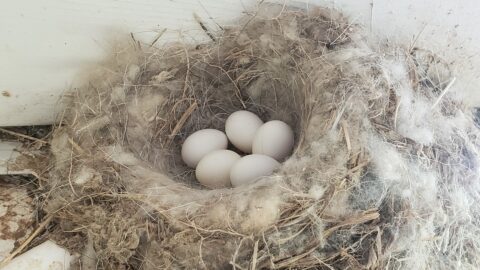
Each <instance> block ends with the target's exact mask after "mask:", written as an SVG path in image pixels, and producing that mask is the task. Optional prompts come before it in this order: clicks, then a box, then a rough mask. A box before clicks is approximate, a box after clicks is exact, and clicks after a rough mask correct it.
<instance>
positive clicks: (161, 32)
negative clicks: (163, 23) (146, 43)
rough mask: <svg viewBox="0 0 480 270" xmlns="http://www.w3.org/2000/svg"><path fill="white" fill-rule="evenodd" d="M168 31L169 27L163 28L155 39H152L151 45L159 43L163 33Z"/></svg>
mask: <svg viewBox="0 0 480 270" xmlns="http://www.w3.org/2000/svg"><path fill="white" fill-rule="evenodd" d="M166 31H167V28H163V29H162V31H160V32H159V33H158V34H157V36H156V37H155V39H154V40H152V42H151V43H150V47H153V45H155V43H157V41H158V40H159V39H160V38H161V37H162V36H163V34H164V33H165V32H166Z"/></svg>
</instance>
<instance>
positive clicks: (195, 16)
mask: <svg viewBox="0 0 480 270" xmlns="http://www.w3.org/2000/svg"><path fill="white" fill-rule="evenodd" d="M193 18H194V19H195V21H197V23H198V24H199V25H200V27H201V28H202V29H203V31H205V34H207V36H208V37H209V38H210V39H211V40H212V41H214V42H215V41H216V39H215V36H213V34H212V33H211V32H210V30H208V28H207V26H206V25H205V24H204V23H203V22H202V19H200V17H199V16H198V15H197V14H196V13H195V12H194V13H193Z"/></svg>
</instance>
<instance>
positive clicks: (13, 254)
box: [0, 216, 53, 268]
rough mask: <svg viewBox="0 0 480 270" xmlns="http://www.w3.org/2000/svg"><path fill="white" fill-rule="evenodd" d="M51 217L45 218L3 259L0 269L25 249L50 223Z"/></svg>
mask: <svg viewBox="0 0 480 270" xmlns="http://www.w3.org/2000/svg"><path fill="white" fill-rule="evenodd" d="M52 218H53V216H49V217H47V219H45V220H44V221H43V222H42V223H40V225H38V227H37V229H36V230H35V231H34V232H33V233H32V234H31V235H30V236H29V237H28V238H27V240H25V242H23V243H22V244H21V245H20V246H19V247H18V248H17V249H16V250H15V251H14V252H12V253H11V254H10V255H9V256H7V257H6V258H5V259H3V260H2V261H1V262H0V268H2V267H4V266H5V265H6V264H7V263H8V262H10V261H11V260H12V259H13V258H14V257H15V256H17V255H18V254H19V253H20V252H22V251H23V249H25V247H27V246H28V244H30V242H32V240H33V239H34V238H35V237H36V236H37V235H38V234H39V233H40V232H41V231H42V230H43V229H44V228H45V227H46V226H47V225H48V224H49V223H50V221H51V220H52Z"/></svg>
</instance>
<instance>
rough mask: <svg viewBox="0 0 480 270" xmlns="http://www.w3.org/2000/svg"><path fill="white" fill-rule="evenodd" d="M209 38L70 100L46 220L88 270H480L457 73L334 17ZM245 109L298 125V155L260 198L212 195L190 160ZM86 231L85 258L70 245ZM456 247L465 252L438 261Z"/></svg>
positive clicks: (128, 66) (108, 73)
mask: <svg viewBox="0 0 480 270" xmlns="http://www.w3.org/2000/svg"><path fill="white" fill-rule="evenodd" d="M207 34H208V36H210V37H211V39H212V41H211V42H208V43H204V44H199V45H195V46H190V45H185V44H169V45H167V46H162V47H158V48H156V47H155V46H151V44H150V45H148V44H147V45H145V44H140V43H138V42H137V41H136V40H134V41H133V42H132V41H130V43H131V44H127V45H125V44H123V45H124V46H120V47H122V49H121V50H120V49H116V50H114V53H113V54H112V57H111V58H109V59H107V60H106V61H105V62H104V63H102V64H101V65H98V66H95V67H94V72H91V70H90V71H89V72H88V76H86V79H85V80H86V82H87V83H85V85H84V86H83V87H81V88H80V89H76V91H73V92H72V93H71V95H70V96H69V97H68V100H67V101H66V102H68V104H69V106H68V109H67V110H66V111H65V113H64V114H63V115H62V119H61V123H62V124H61V125H60V126H59V127H58V128H57V129H56V130H55V133H54V136H53V139H52V142H51V145H52V147H51V152H52V160H51V162H52V166H51V167H52V169H51V170H50V177H49V181H48V183H47V185H48V192H47V193H46V195H45V196H46V200H45V207H44V211H46V212H47V213H49V214H51V215H53V216H54V217H55V221H56V224H57V226H56V227H55V230H54V231H53V232H52V235H53V236H54V237H57V238H58V240H59V242H60V243H63V244H64V245H65V246H67V247H68V248H70V249H71V250H74V251H78V253H79V254H80V259H79V260H78V261H77V262H76V263H77V266H79V267H80V265H81V266H82V269H88V267H97V266H98V265H101V267H102V268H105V269H123V268H129V267H130V268H133V269H159V268H160V269H185V268H186V269H231V268H235V269H247V268H250V269H288V268H292V267H293V268H299V269H303V268H305V269H311V268H325V269H327V268H328V269H361V268H371V269H378V268H393V269H398V268H405V267H411V266H413V265H417V266H418V265H421V266H422V267H424V266H425V267H427V266H432V267H434V268H435V266H440V265H444V264H445V262H447V263H449V264H450V265H458V264H463V265H466V266H471V265H475V264H474V260H476V259H473V260H472V259H471V258H476V257H475V256H474V254H475V252H476V249H475V248H472V245H470V244H469V240H468V235H470V234H471V233H469V231H474V230H473V228H475V221H466V219H462V218H464V217H463V216H462V217H460V216H458V215H459V214H458V213H460V212H462V211H463V213H469V214H472V215H473V214H476V213H479V214H480V210H479V208H478V207H476V206H471V205H470V206H468V207H470V208H468V207H467V208H465V205H464V206H463V207H462V206H460V205H461V204H460V203H459V204H458V206H457V207H456V208H455V207H452V206H451V205H450V207H438V205H442V203H444V202H446V201H458V200H460V198H463V197H465V196H466V198H468V199H472V200H473V199H476V198H477V197H478V195H476V194H475V193H469V192H468V191H467V190H468V189H472V185H475V187H474V189H476V188H478V187H477V184H475V183H477V182H478V181H477V180H478V160H479V159H478V151H477V150H478V147H477V145H476V143H475V142H474V138H477V136H478V130H477V128H476V127H475V125H474V124H473V120H472V119H471V117H470V116H471V115H469V112H468V109H467V108H465V107H463V105H462V104H461V103H459V102H457V101H455V100H453V99H450V98H449V97H448V96H445V95H443V94H442V91H443V89H444V88H445V87H447V86H446V85H445V83H444V82H446V81H449V80H450V79H451V72H450V70H449V69H448V66H447V65H443V63H442V62H441V61H435V62H432V61H427V62H422V57H419V55H422V52H421V51H420V50H415V51H414V53H413V52H411V51H408V52H404V53H397V54H392V55H389V54H385V53H383V51H382V50H381V48H378V47H375V46H372V45H371V44H369V43H368V42H367V41H365V37H363V36H362V35H361V31H359V30H357V29H356V27H354V26H352V25H351V24H349V23H348V22H347V20H345V19H344V18H343V17H342V16H341V15H340V14H338V13H336V12H334V11H332V10H327V9H321V8H311V9H310V10H308V11H307V10H303V9H297V8H293V7H285V6H278V5H260V7H259V9H258V10H256V11H255V12H254V13H253V14H250V15H247V16H245V17H244V18H242V19H241V20H240V21H239V22H238V23H237V24H236V25H235V26H231V27H228V28H225V29H223V30H222V33H221V34H219V35H213V34H212V33H210V32H208V33H207ZM426 58H428V57H426ZM432 63H435V65H436V66H435V69H433V68H431V67H430V66H429V65H430V64H432ZM440 68H441V71H442V72H438V71H439V69H440ZM429 70H435V71H436V72H432V73H429ZM440 103H441V104H442V105H441V106H438V104H440ZM424 108H430V110H425V109H424ZM237 110H248V111H251V112H254V113H256V114H257V115H259V116H260V117H261V118H262V120H264V121H267V120H274V119H275V120H282V121H284V122H286V123H287V124H289V125H290V126H291V127H292V128H293V129H294V132H295V141H296V145H295V151H294V153H293V155H292V156H291V157H290V158H289V159H287V160H286V161H285V162H284V163H283V164H282V167H281V168H279V170H277V171H276V173H275V174H274V175H271V176H267V177H264V178H262V179H260V180H259V181H258V182H256V183H255V184H252V185H249V186H242V187H237V188H231V189H218V190H209V189H205V188H203V187H202V186H200V185H199V184H198V183H197V182H196V181H195V179H194V172H193V171H192V170H191V169H188V168H187V167H186V166H185V165H184V164H183V162H182V160H181V155H180V152H181V151H180V149H181V144H182V142H183V141H184V140H185V138H186V137H187V136H188V135H190V134H192V133H193V132H195V131H197V130H199V129H203V128H216V129H219V130H223V129H224V125H225V120H226V118H227V117H228V116H229V115H230V114H231V113H233V112H235V111H237ZM445 123H447V124H445ZM458 123H460V124H458ZM433 134H434V135H433ZM452 142H454V143H452ZM418 157H424V158H418ZM452 163H456V164H463V165H464V166H459V167H451V166H447V165H446V164H452ZM476 181H477V182H476ZM467 182H468V183H469V185H470V186H468V188H467V186H466V184H465V183H467ZM452 189H454V190H456V191H457V193H452V192H450V191H451V190H452ZM479 194H480V193H479ZM430 195H431V196H430ZM452 216H454V217H455V218H452V219H450V221H451V222H447V221H448V220H449V217H452ZM460 219H461V220H463V221H465V223H464V224H463V225H462V226H459V225H456V224H457V223H456V221H458V220H460ZM72 232H74V234H75V237H77V238H78V239H81V241H75V243H72V242H67V241H65V240H62V239H65V238H66V235H68V236H69V237H71V235H70V234H72ZM459 232H461V234H459ZM449 233H452V234H455V235H456V236H458V237H457V238H456V239H457V240H456V242H455V243H451V244H450V242H448V241H446V239H449V237H450V236H449ZM430 234H433V235H437V236H438V238H435V241H436V242H435V243H430V242H428V243H426V242H422V241H421V239H424V238H423V237H427V236H428V235H430ZM430 236H431V235H430ZM445 241H446V242H445ZM407 243H409V244H407ZM442 245H446V246H449V245H456V246H461V247H462V251H461V252H460V251H458V252H457V251H452V252H451V253H449V254H445V253H442V258H440V257H439V256H438V254H439V252H440V250H439V249H438V247H439V246H442ZM479 246H480V245H479ZM442 250H444V249H442ZM444 252H445V250H444ZM443 257H446V258H447V259H445V258H443ZM92 258H93V259H92ZM392 258H395V260H392ZM427 268H428V267H427Z"/></svg>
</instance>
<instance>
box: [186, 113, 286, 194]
mask: <svg viewBox="0 0 480 270" xmlns="http://www.w3.org/2000/svg"><path fill="white" fill-rule="evenodd" d="M229 141H230V143H231V144H232V145H233V146H235V148H236V149H238V150H240V151H241V152H242V153H245V154H247V155H246V156H244V157H241V156H240V155H239V154H237V153H236V152H234V151H231V150H227V147H228V142H229ZM293 146H294V135H293V131H292V129H291V128H290V126H288V125H287V124H286V123H284V122H282V121H278V120H273V121H269V122H266V123H263V121H262V120H261V119H260V118H259V117H258V116H257V115H256V114H254V113H252V112H249V111H237V112H234V113H232V114H231V115H230V116H229V117H228V118H227V120H226V122H225V133H224V132H222V131H220V130H216V129H202V130H199V131H196V132H194V133H193V134H191V135H190V136H189V137H188V138H187V139H186V140H185V142H184V143H183V145H182V159H183V161H184V162H185V164H187V166H188V167H191V168H196V170H195V176H196V178H197V180H198V181H199V182H200V183H201V184H202V185H204V186H206V187H209V188H226V187H231V186H233V187H237V186H242V185H248V184H251V183H253V182H255V181H256V180H258V179H260V178H261V177H263V176H267V175H270V174H272V173H273V171H274V170H275V169H277V168H278V167H280V162H282V161H283V160H285V159H286V158H287V157H288V156H289V155H290V154H291V152H292V150H293Z"/></svg>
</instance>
